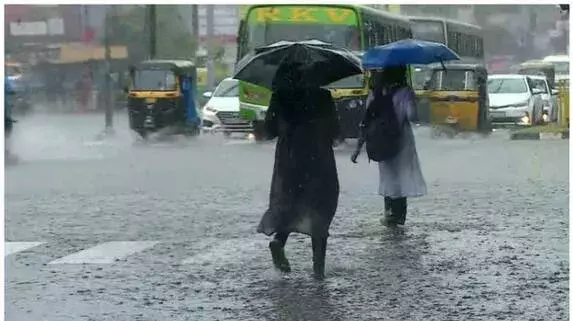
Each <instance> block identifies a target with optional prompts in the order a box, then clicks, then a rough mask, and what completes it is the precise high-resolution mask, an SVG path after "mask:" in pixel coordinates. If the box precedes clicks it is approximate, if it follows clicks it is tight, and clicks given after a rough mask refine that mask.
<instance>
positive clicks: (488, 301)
mask: <svg viewBox="0 0 573 321" xmlns="http://www.w3.org/2000/svg"><path fill="white" fill-rule="evenodd" d="M126 124H127V120H126V119H125V117H118V118H116V128H117V129H118V132H117V136H116V137H115V138H110V139H108V140H106V141H97V140H95V139H94V135H95V134H96V133H97V132H98V131H100V130H101V129H102V128H103V116H101V115H91V116H78V115H69V116H44V117H41V116H31V117H30V118H28V119H22V120H21V121H20V122H19V123H18V124H17V127H18V128H17V130H16V131H15V133H14V142H13V148H14V150H15V151H16V152H17V153H18V154H19V156H20V157H21V163H20V164H18V165H16V166H10V167H8V168H7V169H6V198H5V199H6V227H5V231H6V245H5V249H6V300H5V302H6V304H5V307H6V320H8V321H37V320H46V321H65V320H74V321H84V320H85V321H88V320H94V321H95V320H97V321H104V320H109V321H111V320H114V321H133V320H146V321H147V320H149V321H156V320H194V321H199V320H209V321H210V320H293V321H294V320H296V321H299V320H341V321H354V320H356V321H365V320H396V321H397V320H424V321H429V320H439V321H444V320H567V317H568V291H569V287H568V278H569V268H568V266H569V262H568V225H569V221H568V213H569V212H568V203H569V200H568V195H569V183H568V162H569V160H568V141H519V142H518V141H509V140H508V138H507V134H504V133H500V132H496V133H494V135H493V136H491V137H490V138H488V139H478V138H467V139H454V140H447V139H442V140H432V139H430V138H429V133H428V131H427V130H425V129H418V130H416V136H417V145H418V147H419V156H420V160H421V162H422V169H423V172H424V175H425V178H426V181H427V184H428V190H429V194H428V195H427V196H426V197H423V198H419V199H413V200H411V201H410V202H409V207H410V213H409V215H408V220H407V223H406V226H405V227H404V228H403V229H398V230H389V229H387V228H385V227H382V226H381V225H380V224H379V218H380V212H381V209H382V207H383V200H382V199H381V197H379V196H377V195H376V189H377V185H376V179H377V176H378V173H377V169H376V167H375V165H374V163H372V164H369V163H368V162H367V161H366V159H365V157H364V156H361V158H360V159H359V162H360V163H359V164H357V165H355V164H352V163H351V162H350V161H349V156H350V152H351V150H352V148H351V147H350V146H348V147H344V146H343V147H340V148H338V150H337V152H336V154H337V165H338V170H339V176H340V185H341V195H340V202H339V209H338V212H337V215H336V216H335V219H334V222H333V225H332V228H331V234H332V236H331V238H330V243H329V248H328V253H327V267H326V280H325V281H324V282H316V281H313V279H312V277H311V271H312V263H311V262H312V260H311V257H312V256H311V248H310V240H309V239H308V238H305V237H302V236H295V237H293V239H292V241H290V240H289V243H288V244H287V248H286V251H287V256H288V257H289V258H290V261H291V264H292V267H293V272H292V273H291V274H289V275H288V276H283V275H280V274H278V273H276V272H275V271H274V270H273V269H272V268H271V261H270V254H269V253H268V249H267V242H268V241H269V240H268V239H267V238H266V237H265V236H263V235H260V234H256V233H255V230H256V226H257V224H258V220H259V219H260V217H261V215H262V213H263V212H264V210H265V209H266V205H267V201H268V199H267V198H268V192H269V186H270V185H269V184H270V177H271V171H272V165H273V164H272V162H273V156H274V153H273V152H274V145H273V144H272V143H266V144H255V143H253V142H250V141H245V140H238V139H231V140H225V139H223V138H222V137H219V136H210V135H207V136H202V137H201V138H199V139H198V140H195V141H191V142H185V141H176V142H171V143H157V144H153V145H150V146H138V145H134V144H133V143H132V142H133V140H132V137H131V136H130V134H129V132H128V131H127V129H126V126H127V125H126Z"/></svg>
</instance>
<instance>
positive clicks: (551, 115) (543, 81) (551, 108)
mask: <svg viewBox="0 0 573 321" xmlns="http://www.w3.org/2000/svg"><path fill="white" fill-rule="evenodd" d="M529 78H530V79H531V82H530V86H531V87H532V88H533V89H534V90H535V89H537V91H540V92H541V94H540V95H541V99H542V101H543V115H544V118H543V120H544V121H551V122H556V121H557V114H558V108H559V106H558V104H557V90H555V89H551V87H550V86H549V83H548V82H547V78H546V77H545V76H529Z"/></svg>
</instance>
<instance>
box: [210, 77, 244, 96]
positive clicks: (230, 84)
mask: <svg viewBox="0 0 573 321" xmlns="http://www.w3.org/2000/svg"><path fill="white" fill-rule="evenodd" d="M213 97H239V81H237V80H223V81H222V82H221V83H220V84H219V86H217V89H215V92H214V93H213Z"/></svg>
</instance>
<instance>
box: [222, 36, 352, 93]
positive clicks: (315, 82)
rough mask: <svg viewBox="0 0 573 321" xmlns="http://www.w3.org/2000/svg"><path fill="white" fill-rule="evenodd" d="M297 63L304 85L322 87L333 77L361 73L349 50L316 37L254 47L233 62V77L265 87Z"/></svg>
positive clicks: (271, 85) (332, 80)
mask: <svg viewBox="0 0 573 321" xmlns="http://www.w3.org/2000/svg"><path fill="white" fill-rule="evenodd" d="M287 65H288V66H297V67H296V68H297V69H298V71H299V72H300V73H301V78H302V79H303V81H304V84H299V85H302V86H325V85H328V84H331V83H333V82H335V81H337V80H340V79H343V78H346V77H350V76H353V75H357V74H361V73H362V69H361V67H360V59H359V58H358V57H357V56H356V55H355V54H353V53H352V52H350V51H348V50H346V49H341V48H337V47H334V46H332V45H331V44H328V43H325V42H322V41H319V40H307V41H300V42H291V41H279V42H277V43H274V44H272V45H269V46H265V47H260V48H257V49H255V51H254V52H252V53H250V54H248V55H247V56H246V57H245V58H243V59H241V61H239V63H238V64H237V68H236V72H235V76H234V77H233V78H235V79H238V80H242V81H246V82H249V83H252V84H255V85H259V86H263V87H266V88H273V80H274V79H275V77H276V76H277V71H278V73H279V76H280V73H281V72H282V71H283V69H288V67H287V68H279V67H284V66H287Z"/></svg>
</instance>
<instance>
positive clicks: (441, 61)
mask: <svg viewBox="0 0 573 321" xmlns="http://www.w3.org/2000/svg"><path fill="white" fill-rule="evenodd" d="M440 64H441V65H442V68H444V72H445V71H446V65H445V64H444V60H442V59H440Z"/></svg>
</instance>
